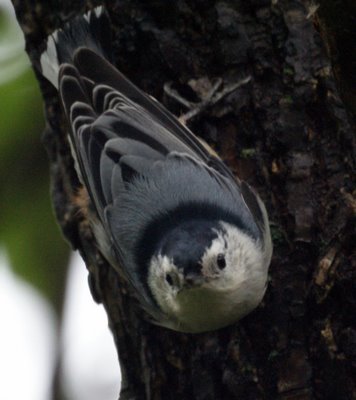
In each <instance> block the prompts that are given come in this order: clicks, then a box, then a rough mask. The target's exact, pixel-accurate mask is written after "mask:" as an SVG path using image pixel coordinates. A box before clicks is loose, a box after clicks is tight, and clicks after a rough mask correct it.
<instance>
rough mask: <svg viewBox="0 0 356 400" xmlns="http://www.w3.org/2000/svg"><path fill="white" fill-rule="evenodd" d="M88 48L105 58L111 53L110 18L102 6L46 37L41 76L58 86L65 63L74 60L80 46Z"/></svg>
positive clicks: (41, 60)
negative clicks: (61, 69)
mask: <svg viewBox="0 0 356 400" xmlns="http://www.w3.org/2000/svg"><path fill="white" fill-rule="evenodd" d="M82 47H87V48H89V49H91V50H93V51H95V52H96V53H98V54H100V55H101V56H103V57H105V58H109V57H110V55H111V30H110V21H109V17H108V15H107V12H106V10H105V9H104V7H103V6H99V7H96V8H95V9H93V10H91V11H89V12H87V13H86V14H84V15H82V16H78V17H75V18H74V19H72V20H71V21H69V22H67V23H66V24H65V25H64V26H63V28H61V29H58V30H56V31H55V32H53V33H52V34H51V35H50V36H49V37H48V39H47V47H46V50H45V51H44V52H43V53H42V54H41V58H40V67H41V72H42V75H43V76H44V77H45V78H47V79H48V80H49V81H50V82H51V83H52V84H53V85H54V86H55V87H56V88H57V89H58V71H59V66H60V65H61V64H63V63H70V64H72V63H73V57H74V54H75V52H76V50H77V49H78V48H82Z"/></svg>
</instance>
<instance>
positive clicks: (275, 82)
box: [13, 0, 356, 400]
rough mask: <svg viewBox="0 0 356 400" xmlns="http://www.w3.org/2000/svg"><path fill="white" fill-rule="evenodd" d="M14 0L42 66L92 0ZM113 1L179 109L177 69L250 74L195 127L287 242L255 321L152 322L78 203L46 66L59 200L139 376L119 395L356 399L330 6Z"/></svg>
mask: <svg viewBox="0 0 356 400" xmlns="http://www.w3.org/2000/svg"><path fill="white" fill-rule="evenodd" d="M13 2H14V5H15V8H16V12H17V16H18V20H19V22H20V24H21V26H22V28H23V30H24V32H25V36H26V43H27V51H28V53H29V55H30V58H31V60H32V62H33V63H34V64H36V62H37V61H38V54H39V53H38V50H39V49H40V48H41V45H43V39H44V38H45V36H46V35H47V34H48V33H50V32H51V31H52V30H53V29H55V28H57V27H59V26H61V24H62V23H63V21H64V20H67V19H69V18H70V17H72V16H73V15H76V14H79V13H82V12H83V11H84V10H85V9H87V8H88V7H90V6H92V5H93V4H91V3H89V2H88V3H85V2H83V1H73V0H72V1H68V0H66V1H62V2H48V1H45V0H42V1H39V0H38V1H29V0H28V1H25V0H13ZM84 3H85V4H84ZM322 7H323V3H322V4H321V7H320V8H319V9H318V10H317V14H318V13H319V12H320V13H321V12H323V8H322ZM107 8H108V10H109V13H110V15H111V18H112V25H113V32H114V62H115V63H116V65H118V66H119V68H120V69H121V70H122V71H123V72H124V73H125V74H127V76H129V77H130V78H131V79H132V80H133V81H134V82H135V83H136V84H137V85H138V86H140V87H141V88H143V89H144V90H146V91H147V92H149V93H150V94H152V95H154V96H155V97H156V98H158V99H159V100H161V101H163V102H164V103H165V104H166V105H167V106H168V107H169V108H170V109H171V110H172V111H173V112H175V113H177V114H179V113H181V112H183V111H186V110H183V109H181V108H179V107H178V106H177V103H175V102H173V101H172V99H169V98H168V97H167V96H164V92H163V85H164V84H165V83H166V82H173V83H174V84H175V87H176V88H177V89H179V90H180V92H181V93H182V94H183V95H184V96H185V97H187V98H188V99H190V100H193V101H196V100H198V99H199V94H201V93H203V94H204V91H205V90H206V89H204V88H205V87H209V85H210V84H212V83H213V82H214V80H215V79H216V78H221V79H223V81H224V83H225V84H226V85H228V84H233V83H235V82H236V81H238V80H239V79H241V78H244V77H246V76H247V75H251V77H252V79H251V82H250V83H249V84H247V85H245V86H243V87H241V88H239V89H237V90H236V91H235V92H234V93H232V94H230V95H229V96H227V97H226V98H224V99H223V100H222V101H220V102H219V103H218V104H216V105H214V106H212V107H210V108H208V109H206V110H205V112H203V113H202V114H200V115H198V116H197V117H196V118H195V119H194V120H193V121H191V128H192V129H193V130H194V131H195V132H196V133H197V134H199V135H201V136H202V137H203V138H204V139H205V140H207V141H208V142H209V143H210V144H211V145H212V146H214V147H215V148H216V149H217V151H218V152H219V153H220V154H221V156H222V157H223V159H224V160H225V161H226V162H227V164H228V165H229V166H230V167H231V168H232V170H233V171H234V172H236V173H237V174H238V175H239V176H240V177H242V178H243V179H246V180H247V181H248V182H250V183H251V184H252V185H253V186H254V187H256V188H257V189H258V191H259V193H260V194H261V196H262V197H263V199H264V201H265V203H266V206H267V208H268V210H269V214H270V219H271V227H272V234H273V240H274V257H273V262H272V265H271V269H270V282H269V288H268V291H267V294H266V296H265V298H264V300H263V302H262V304H261V305H260V307H259V308H258V309H257V310H256V311H254V312H253V313H252V314H250V315H249V316H248V317H246V318H244V319H243V320H242V321H241V322H240V323H238V324H236V325H235V326H232V327H229V328H226V329H222V330H220V331H218V332H211V333H205V334H199V335H188V334H180V333H175V332H171V331H169V330H166V329H163V328H159V327H156V326H153V325H150V324H149V323H146V322H145V320H144V319H143V316H142V312H141V311H140V310H139V308H138V307H137V304H136V303H135V301H134V300H133V299H132V298H131V297H130V293H129V290H128V288H127V287H126V286H125V284H124V283H123V282H121V281H120V279H119V277H118V276H117V275H116V273H115V272H114V271H113V270H112V269H111V268H110V267H109V266H108V265H107V263H106V262H105V261H104V260H103V259H102V257H101V256H100V254H98V253H97V251H96V250H95V246H94V244H93V238H92V235H91V232H90V229H89V226H88V223H87V221H86V219H85V215H81V214H80V213H78V212H77V211H78V210H77V209H76V208H75V207H74V205H73V198H74V196H75V195H76V192H77V190H78V189H79V186H80V185H79V183H78V180H77V178H76V175H75V172H74V170H73V163H72V159H71V156H70V151H69V148H68V143H67V140H66V135H65V126H64V118H63V113H62V111H61V108H60V106H59V102H58V97H57V95H56V92H55V90H54V89H53V88H51V86H50V85H49V84H48V83H47V82H45V81H44V80H43V79H42V78H41V77H39V81H40V84H41V89H42V92H43V96H44V100H45V104H46V115H47V121H48V125H47V128H46V131H45V135H44V144H45V146H46V148H47V150H48V154H49V158H50V163H51V176H52V195H53V203H54V208H55V211H56V215H57V218H58V221H59V224H60V225H61V227H62V230H63V232H64V234H65V236H66V238H67V239H68V240H69V241H70V242H71V243H72V245H73V247H74V248H78V249H79V250H80V251H81V253H82V255H83V257H84V259H85V260H86V264H87V267H88V270H89V273H90V279H89V280H90V282H91V287H92V291H93V294H94V297H95V298H96V299H97V300H99V301H101V302H103V304H104V306H105V308H106V311H107V314H108V318H109V323H110V328H111V330H112V332H113V334H114V338H115V342H116V345H117V348H118V353H119V357H120V364H121V368H122V372H123V376H124V383H123V388H122V392H121V396H120V399H155V400H158V399H164V400H169V399H197V400H202V399H204V400H208V399H215V400H216V399H245V400H247V399H253V400H256V399H285V400H286V399H288V400H291V399H293V400H297V399H298V400H302V399H303V400H306V399H308V400H309V399H345V400H346V399H353V398H356V382H355V377H356V307H355V305H356V290H355V289H356V288H355V278H356V268H355V266H356V262H355V258H353V255H354V253H353V252H354V244H355V236H354V235H355V218H354V215H355V208H356V206H355V204H356V203H355V198H354V197H353V195H354V194H355V185H354V183H355V175H354V171H355V158H354V157H355V147H356V146H355V138H354V132H353V131H352V123H350V120H349V119H348V118H349V115H348V114H347V113H346V111H345V107H344V104H343V102H342V100H341V99H340V96H339V93H338V90H337V85H336V83H335V79H334V76H333V74H332V68H331V62H330V58H329V56H328V54H327V51H326V48H325V45H324V43H323V41H322V38H321V36H320V35H319V26H320V24H319V23H318V19H317V14H314V15H312V14H313V12H311V11H313V10H311V9H310V4H309V3H308V2H306V1H302V0H295V1H293V0H283V1H281V0H272V2H271V1H265V0H250V1H243V0H240V1H239V0H226V1H214V0H195V1H188V0H186V1H184V0H179V1H174V2H173V1H172V2H170V1H166V0H120V1H112V2H110V3H109V2H108V4H107ZM335 13H337V10H335ZM336 16H337V15H336ZM336 16H335V17H336ZM322 23H325V24H324V26H326V27H328V26H329V25H328V23H327V22H325V20H323V22H322ZM335 46H336V47H337V46H338V42H335ZM333 61H334V69H335V67H336V69H337V67H338V65H339V64H338V60H335V59H333ZM353 72H355V71H353ZM344 77H346V75H344V72H343V69H342V68H341V69H340V73H339V74H338V79H339V82H344V81H343V78H344ZM342 87H344V88H345V87H346V92H347V85H346V86H342ZM342 94H343V98H344V99H345V96H344V92H343V93H342Z"/></svg>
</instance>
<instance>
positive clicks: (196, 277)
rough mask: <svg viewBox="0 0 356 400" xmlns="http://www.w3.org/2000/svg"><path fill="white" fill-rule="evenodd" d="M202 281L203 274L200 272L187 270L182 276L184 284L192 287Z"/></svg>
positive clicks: (199, 284) (200, 283)
mask: <svg viewBox="0 0 356 400" xmlns="http://www.w3.org/2000/svg"><path fill="white" fill-rule="evenodd" d="M203 283H204V276H203V275H202V274H201V273H200V272H188V273H187V274H186V275H185V276H184V286H185V287H187V288H193V287H197V286H201V285H202V284H203Z"/></svg>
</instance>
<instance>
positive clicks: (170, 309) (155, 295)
mask: <svg viewBox="0 0 356 400" xmlns="http://www.w3.org/2000/svg"><path fill="white" fill-rule="evenodd" d="M110 41H111V33H110V21H109V18H108V14H107V11H106V10H105V8H104V7H103V6H99V7H97V8H95V9H92V10H90V11H88V12H87V13H86V14H84V15H81V16H77V17H75V18H73V19H72V20H70V21H69V22H67V23H65V24H64V25H63V26H62V27H61V28H60V29H58V30H57V31H55V32H54V33H52V34H51V35H50V36H49V37H48V38H47V39H46V44H45V49H44V51H43V52H42V54H41V56H40V72H41V73H42V75H43V76H44V77H45V78H46V79H47V80H48V81H50V82H51V83H52V84H53V86H54V87H56V88H57V90H58V93H59V97H60V100H61V103H62V105H63V109H64V112H65V116H66V122H67V129H68V138H69V143H70V146H71V151H72V155H73V158H74V165H75V169H76V171H77V174H78V177H79V180H80V182H81V184H82V187H83V190H84V191H85V192H86V193H87V196H88V199H89V203H90V207H89V208H88V210H89V211H88V214H87V218H88V220H89V223H90V226H91V229H92V232H93V235H94V237H95V243H96V246H97V249H98V251H99V252H100V253H101V254H102V255H103V257H104V258H105V259H106V260H107V262H108V263H109V264H110V265H111V266H112V267H113V268H114V269H115V270H116V271H117V272H118V273H119V274H120V275H121V276H123V277H124V278H125V279H126V281H127V282H128V284H129V285H130V287H131V289H132V292H133V294H134V296H135V297H136V298H137V299H138V301H139V304H140V306H141V307H142V309H143V310H144V314H145V315H146V316H147V320H148V321H150V322H151V323H153V324H156V325H159V326H162V327H165V328H168V329H171V330H175V331H178V332H186V333H200V332H207V331H214V330H217V329H221V328H223V327H226V326H229V325H232V324H234V323H236V322H237V321H239V320H240V319H241V318H242V317H244V316H245V315H247V314H248V313H250V312H251V311H252V310H253V309H255V308H256V307H257V306H258V304H259V303H260V302H261V300H262V298H263V296H264V293H265V291H266V287H267V280H268V269H269V265H270V261H271V256H272V240H271V235H270V229H269V222H268V215H267V211H266V208H265V206H264V204H263V202H262V200H261V199H260V197H259V196H258V194H257V193H256V191H255V190H254V189H253V188H252V187H251V186H250V185H248V184H247V183H246V182H244V181H242V180H240V179H239V178H238V177H236V176H235V175H234V174H233V173H232V171H231V170H230V169H229V168H228V167H227V166H226V164H225V163H224V162H223V161H222V160H221V158H220V157H219V156H218V155H217V154H216V152H215V151H214V150H213V149H212V148H211V147H210V146H209V145H208V144H207V143H205V142H204V141H203V140H202V139H200V138H198V137H197V136H196V135H195V134H193V133H192V132H191V131H190V129H188V127H187V126H185V125H184V124H181V123H180V121H179V120H178V119H177V118H176V117H175V116H174V115H173V114H172V113H170V112H169V111H168V110H167V109H166V108H165V107H164V106H163V105H162V104H161V103H159V102H158V101H157V100H156V99H154V98H153V97H151V96H150V95H148V94H146V93H145V92H144V91H142V90H141V89H139V88H138V87H137V86H135V85H134V84H133V83H132V82H131V81H130V80H129V79H128V78H127V77H125V76H124V75H123V74H122V73H121V72H120V71H119V70H118V69H117V68H116V67H114V65H113V64H112V63H111V62H110V54H109V53H110V52H111V50H110V49H111V44H110Z"/></svg>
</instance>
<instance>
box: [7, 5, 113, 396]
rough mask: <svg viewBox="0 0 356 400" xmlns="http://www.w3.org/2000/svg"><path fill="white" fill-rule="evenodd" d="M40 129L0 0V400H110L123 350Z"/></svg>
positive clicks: (11, 19)
mask: <svg viewBox="0 0 356 400" xmlns="http://www.w3.org/2000/svg"><path fill="white" fill-rule="evenodd" d="M43 128H44V117H43V105H42V99H41V95H40V92H39V88H38V84H37V81H36V79H35V77H34V74H33V71H32V69H31V67H30V64H29V61H28V58H27V55H26V54H25V52H24V40H23V35H22V32H21V30H20V28H19V27H18V25H17V22H16V19H15V15H14V12H13V8H12V5H11V2H10V0H0V321H1V324H0V377H1V379H0V399H1V400H17V399H26V400H49V399H52V398H56V399H66V400H79V399H80V400H83V399H86V400H94V399H95V400H97V399H100V400H113V399H116V398H117V397H118V393H119V387H120V372H119V364H118V361H117V355H116V350H115V347H114V344H113V340H112V337H111V334H110V331H109V329H108V327H107V319H106V314H105V312H104V310H103V308H102V307H101V306H98V305H96V304H95V303H94V302H93V300H92V298H91V296H90V293H89V289H88V285H87V272H86V269H85V266H84V264H83V262H82V261H81V259H80V257H79V256H78V255H77V254H71V252H70V249H69V246H68V245H67V244H66V243H65V241H64V240H63V238H62V237H61V235H60V232H59V228H58V227H57V226H56V223H55V218H54V215H53V213H52V209H51V203H50V198H49V177H48V175H49V174H48V162H47V158H46V154H45V150H44V148H43V147H42V145H41V143H40V139H41V133H42V131H43ZM59 366H60V367H59ZM54 377H55V379H54ZM58 378H59V379H58Z"/></svg>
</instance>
